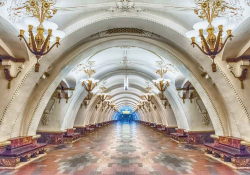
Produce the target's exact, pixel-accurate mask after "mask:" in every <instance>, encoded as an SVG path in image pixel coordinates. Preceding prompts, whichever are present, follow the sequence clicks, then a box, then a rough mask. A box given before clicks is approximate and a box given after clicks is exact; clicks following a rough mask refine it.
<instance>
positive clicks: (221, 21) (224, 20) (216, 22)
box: [212, 17, 228, 27]
mask: <svg viewBox="0 0 250 175" xmlns="http://www.w3.org/2000/svg"><path fill="white" fill-rule="evenodd" d="M227 22H228V18H227V17H219V18H215V19H214V20H213V22H212V25H213V26H214V27H218V26H219V25H225V24H226V23H227Z"/></svg>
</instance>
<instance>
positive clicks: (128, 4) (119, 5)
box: [106, 0, 146, 12]
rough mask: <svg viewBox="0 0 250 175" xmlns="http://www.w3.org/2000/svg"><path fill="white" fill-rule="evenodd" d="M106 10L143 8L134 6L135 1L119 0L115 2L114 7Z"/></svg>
mask: <svg viewBox="0 0 250 175" xmlns="http://www.w3.org/2000/svg"><path fill="white" fill-rule="evenodd" d="M106 11H108V12H144V11H146V10H145V9H141V8H140V7H136V6H135V2H134V1H133V0H119V1H118V2H116V4H115V7H111V8H110V9H108V10H106Z"/></svg>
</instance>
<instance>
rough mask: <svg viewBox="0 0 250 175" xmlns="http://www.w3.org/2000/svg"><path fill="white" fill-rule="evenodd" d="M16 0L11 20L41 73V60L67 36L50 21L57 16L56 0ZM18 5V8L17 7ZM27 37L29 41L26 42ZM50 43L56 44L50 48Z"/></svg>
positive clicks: (12, 7) (36, 68)
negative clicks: (35, 59) (33, 56)
mask: <svg viewBox="0 0 250 175" xmlns="http://www.w3.org/2000/svg"><path fill="white" fill-rule="evenodd" d="M23 1H24V0H16V1H15V3H14V5H13V6H11V8H10V9H9V11H10V12H12V13H11V14H10V16H9V18H10V19H11V20H13V21H15V20H20V18H22V17H24V18H23V19H22V21H19V22H17V23H16V27H17V28H18V29H19V30H20V35H19V36H18V37H19V38H20V40H22V39H23V40H24V42H25V44H26V46H27V48H28V49H29V51H30V52H31V53H33V54H34V55H35V56H36V58H37V63H36V66H35V71H36V72H38V71H39V67H40V64H39V62H38V61H39V59H40V58H41V57H42V56H44V55H46V54H47V53H49V52H50V51H51V50H52V49H53V47H55V46H57V47H58V46H59V45H60V42H59V41H60V39H61V38H63V37H64V36H65V33H64V32H63V31H60V30H57V28H58V25H57V24H56V23H53V22H51V21H48V20H49V19H51V18H52V17H53V15H55V14H56V12H57V9H56V8H55V1H54V0H26V1H24V2H23ZM15 5H16V6H15ZM26 37H27V38H28V40H26ZM50 43H54V44H53V45H51V46H50Z"/></svg>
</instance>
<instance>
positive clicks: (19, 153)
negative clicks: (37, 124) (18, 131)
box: [0, 136, 47, 169]
mask: <svg viewBox="0 0 250 175" xmlns="http://www.w3.org/2000/svg"><path fill="white" fill-rule="evenodd" d="M46 146H47V144H46V143H43V144H38V143H37V141H36V139H34V138H33V137H32V136H29V137H17V138H13V139H11V140H10V145H7V146H6V147H5V148H4V149H3V151H2V152H1V153H0V168H1V169H5V168H8V169H15V168H17V167H18V166H19V165H20V163H21V162H29V161H32V159H33V158H37V157H38V156H39V155H41V154H44V153H45V152H46ZM33 160H34V159H33Z"/></svg>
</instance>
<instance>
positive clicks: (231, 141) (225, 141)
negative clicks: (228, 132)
mask: <svg viewBox="0 0 250 175" xmlns="http://www.w3.org/2000/svg"><path fill="white" fill-rule="evenodd" d="M240 142H241V139H239V138H234V137H223V136H219V139H218V140H217V143H220V144H222V145H226V146H229V147H233V148H237V149H245V147H244V146H243V145H241V144H240Z"/></svg>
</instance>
